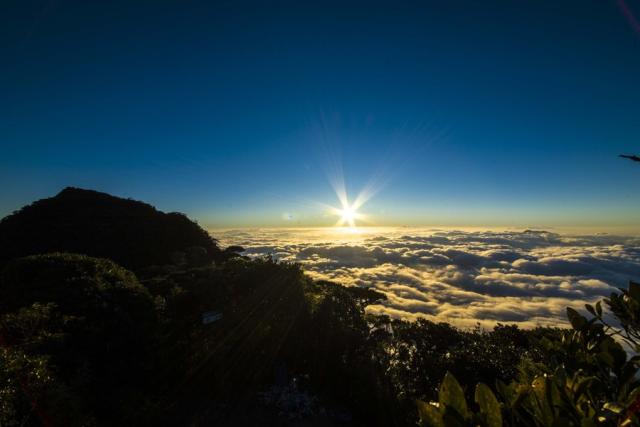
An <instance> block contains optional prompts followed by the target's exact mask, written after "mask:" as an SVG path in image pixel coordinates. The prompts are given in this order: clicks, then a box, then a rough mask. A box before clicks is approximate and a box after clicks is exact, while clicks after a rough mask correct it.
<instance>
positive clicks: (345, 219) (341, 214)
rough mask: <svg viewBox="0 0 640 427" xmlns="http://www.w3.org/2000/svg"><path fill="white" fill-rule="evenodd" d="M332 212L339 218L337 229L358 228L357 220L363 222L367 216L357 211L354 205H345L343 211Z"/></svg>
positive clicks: (332, 209)
mask: <svg viewBox="0 0 640 427" xmlns="http://www.w3.org/2000/svg"><path fill="white" fill-rule="evenodd" d="M331 212H332V214H333V215H336V216H337V217H338V222H337V223H336V225H335V226H336V227H349V228H353V229H355V228H356V220H363V219H365V218H366V215H363V214H361V213H359V212H358V211H357V210H356V207H355V206H354V205H349V204H348V203H345V204H344V205H343V207H342V209H337V208H331Z"/></svg>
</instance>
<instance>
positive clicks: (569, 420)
mask: <svg viewBox="0 0 640 427" xmlns="http://www.w3.org/2000/svg"><path fill="white" fill-rule="evenodd" d="M605 303H606V305H607V306H608V307H609V309H610V310H611V314H610V316H605V314H604V313H603V308H602V303H601V302H598V303H597V304H596V305H595V306H592V305H589V304H588V305H586V307H585V308H586V310H587V311H588V312H589V313H590V314H591V318H590V319H587V318H586V317H585V316H583V315H581V314H580V313H578V312H577V311H576V310H574V309H572V308H567V317H568V319H569V321H570V322H571V327H572V329H571V330H568V331H565V332H563V333H562V334H561V337H560V339H556V340H552V339H549V338H544V339H542V340H541V344H542V348H543V351H544V352H545V354H546V355H547V357H548V358H549V361H550V362H551V363H548V364H537V365H535V366H532V365H530V366H529V367H528V368H529V369H522V371H521V373H520V374H519V375H518V377H517V379H516V380H514V381H512V382H511V383H509V384H508V385H507V384H505V383H504V382H502V381H499V380H498V381H496V382H494V384H495V391H496V393H494V391H492V390H491V389H490V388H489V387H488V386H487V385H486V384H483V383H479V384H477V386H476V388H475V401H474V403H475V404H471V403H468V402H467V399H466V398H465V394H464V392H463V389H462V387H461V386H460V384H459V383H458V381H457V380H456V379H455V377H454V375H452V374H449V373H448V374H447V375H446V376H445V379H444V381H443V382H442V384H441V386H440V393H439V396H438V399H437V401H434V402H431V403H425V402H423V401H419V402H418V412H419V414H420V424H421V425H424V426H458V425H459V426H462V425H469V426H471V425H484V426H490V427H493V426H500V425H503V424H504V425H514V426H515V425H518V426H520V425H522V426H556V425H563V426H631V425H640V419H639V418H638V411H640V381H639V379H638V368H639V367H640V356H638V354H637V353H638V351H639V350H640V341H638V337H639V336H640V334H639V333H640V329H639V325H640V324H639V323H638V319H640V284H637V283H634V282H631V283H630V285H629V289H621V290H620V293H619V294H612V295H611V297H610V298H608V299H606V300H605ZM606 317H610V318H611V319H610V320H607V319H606ZM611 322H613V324H615V325H619V327H615V326H612V325H611ZM625 345H626V347H627V348H626V350H627V351H625V348H624V346H625Z"/></svg>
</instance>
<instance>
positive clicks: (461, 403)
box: [439, 372, 469, 419]
mask: <svg viewBox="0 0 640 427" xmlns="http://www.w3.org/2000/svg"><path fill="white" fill-rule="evenodd" d="M439 397H440V404H441V405H445V406H449V407H451V408H453V409H454V410H455V411H456V412H457V413H458V414H460V416H462V418H465V419H466V418H468V417H469V411H468V409H467V402H466V400H465V398H464V391H463V390H462V387H460V383H458V381H457V380H456V379H455V377H454V376H453V375H452V374H451V373H449V372H447V373H446V374H445V376H444V380H442V385H441V386H440V394H439Z"/></svg>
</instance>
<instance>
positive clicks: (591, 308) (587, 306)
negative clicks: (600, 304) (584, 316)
mask: <svg viewBox="0 0 640 427" xmlns="http://www.w3.org/2000/svg"><path fill="white" fill-rule="evenodd" d="M584 308H586V309H587V311H588V312H589V313H591V314H593V315H594V316H597V314H596V310H595V308H593V306H592V305H591V304H585V305H584Z"/></svg>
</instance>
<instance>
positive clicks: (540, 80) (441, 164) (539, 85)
mask: <svg viewBox="0 0 640 427" xmlns="http://www.w3.org/2000/svg"><path fill="white" fill-rule="evenodd" d="M417 3H418V2H398V1H394V2H372V1H367V2H344V1H341V2H318V3H315V4H312V3H311V2H254V3H252V2H240V1H232V2H205V1H202V2H195V1H179V2H178V1H175V2H171V1H139V2H130V1H127V2H118V1H114V2H86V1H83V2H80V1H78V2H71V1H57V2H56V1H48V2H40V1H6V2H2V5H0V57H1V58H3V61H2V67H1V69H0V94H2V102H1V103H0V145H1V146H2V155H1V156H0V185H1V186H2V188H3V191H2V192H1V193H0V215H5V214H8V213H10V212H11V211H13V210H15V209H17V208H19V207H20V206H22V205H24V204H26V203H28V202H30V201H32V200H34V199H37V198H42V197H46V196H50V195H53V194H55V193H56V192H57V191H59V190H60V189H62V188H63V187H65V186H69V185H71V186H79V187H86V188H93V189H97V190H101V191H106V192H110V193H113V194H116V195H121V196H126V197H132V198H135V199H140V200H145V201H147V202H150V203H152V204H154V205H156V206H157V207H159V208H160V209H163V210H168V211H174V210H178V211H183V212H186V213H188V214H189V215H191V216H192V217H194V218H196V219H198V220H199V222H200V223H203V224H205V225H207V226H212V227H216V226H218V227H229V226H291V225H296V226H297V225H302V226H304V225H329V224H332V223H333V222H335V219H336V218H331V217H330V216H327V215H326V212H325V210H324V209H323V208H322V207H320V206H319V205H318V204H317V203H316V202H319V203H324V204H330V205H338V204H339V202H338V200H337V198H336V195H335V193H334V191H333V189H332V187H331V185H330V182H331V180H335V178H336V177H337V175H338V171H339V170H341V171H342V176H343V178H344V180H345V182H346V187H347V193H348V194H349V197H350V198H351V200H353V199H354V198H355V196H356V194H357V193H358V192H359V191H360V190H361V189H362V188H363V187H365V186H366V184H367V183H368V182H371V180H372V179H374V178H375V179H374V187H375V188H376V189H378V190H379V191H377V193H376V194H375V196H373V197H372V198H371V199H370V200H369V202H368V203H367V204H365V205H364V206H363V207H362V208H361V211H363V212H366V213H367V214H369V215H370V217H371V219H372V220H373V222H374V224H378V225H460V226H462V225H473V226H483V225H486V226H500V225H506V226H538V225H539V226H621V225H623V226H640V215H639V213H640V197H639V196H638V184H639V183H640V166H639V165H637V164H633V163H632V162H630V161H624V160H622V159H618V158H617V155H618V154H619V153H634V152H636V153H637V152H640V119H639V117H640V85H639V84H638V76H640V33H639V32H638V31H637V29H636V28H635V27H634V23H633V22H631V18H630V17H629V16H626V15H625V13H623V10H622V8H621V4H622V2H620V1H596V0H594V1H563V2H557V1H518V2H510V1H483V2H477V1H466V2H448V1H437V2H436V1H425V2H420V4H419V5H418V4H417ZM625 4H626V6H627V8H628V9H629V10H630V11H632V12H635V14H636V16H640V2H639V1H637V0H633V1H632V0H626V3H625ZM383 184H384V185H383Z"/></svg>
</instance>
